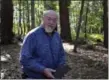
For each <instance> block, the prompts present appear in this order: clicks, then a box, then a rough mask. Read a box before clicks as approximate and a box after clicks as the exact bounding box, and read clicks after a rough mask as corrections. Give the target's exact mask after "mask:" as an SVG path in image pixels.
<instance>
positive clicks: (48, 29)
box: [45, 27, 54, 33]
mask: <svg viewBox="0 0 109 80" xmlns="http://www.w3.org/2000/svg"><path fill="white" fill-rule="evenodd" d="M53 30H54V29H53V28H51V27H45V32H47V33H52V32H53Z"/></svg>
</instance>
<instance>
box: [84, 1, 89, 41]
mask: <svg viewBox="0 0 109 80" xmlns="http://www.w3.org/2000/svg"><path fill="white" fill-rule="evenodd" d="M88 11H89V2H87V8H86V17H85V35H84V36H85V39H86V38H87V17H88Z"/></svg>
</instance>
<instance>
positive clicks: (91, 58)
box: [0, 43, 108, 79]
mask: <svg viewBox="0 0 109 80" xmlns="http://www.w3.org/2000/svg"><path fill="white" fill-rule="evenodd" d="M63 46H64V48H65V50H66V52H67V56H66V59H67V64H68V65H69V67H70V68H71V70H70V71H69V72H68V73H66V74H65V76H64V77H63V79H108V50H107V49H106V48H104V47H103V46H101V45H98V46H95V48H94V49H88V48H87V46H86V45H81V46H79V47H78V49H77V51H78V52H77V53H74V52H73V48H74V46H73V45H71V44H68V43H63ZM19 52H20V46H19V45H17V44H12V45H2V46H1V60H0V62H1V78H2V79H21V68H20V63H19V54H20V53H19Z"/></svg>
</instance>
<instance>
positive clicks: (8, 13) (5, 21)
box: [0, 0, 13, 44]
mask: <svg viewBox="0 0 109 80" xmlns="http://www.w3.org/2000/svg"><path fill="white" fill-rule="evenodd" d="M12 29H13V4H12V0H7V1H5V0H1V26H0V30H1V42H0V43H1V44H10V43H11V42H12V39H13V32H12Z"/></svg>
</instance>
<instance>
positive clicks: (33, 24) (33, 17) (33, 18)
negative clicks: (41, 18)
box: [31, 0, 35, 28]
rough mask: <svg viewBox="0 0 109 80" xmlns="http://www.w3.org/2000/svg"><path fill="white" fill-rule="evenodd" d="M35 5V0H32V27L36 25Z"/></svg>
mask: <svg viewBox="0 0 109 80" xmlns="http://www.w3.org/2000/svg"><path fill="white" fill-rule="evenodd" d="M34 5H35V1H34V0H31V28H34V27H35V14H34Z"/></svg>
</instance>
